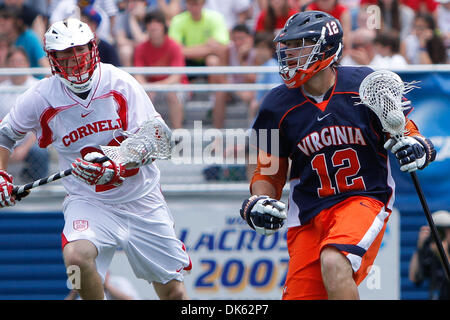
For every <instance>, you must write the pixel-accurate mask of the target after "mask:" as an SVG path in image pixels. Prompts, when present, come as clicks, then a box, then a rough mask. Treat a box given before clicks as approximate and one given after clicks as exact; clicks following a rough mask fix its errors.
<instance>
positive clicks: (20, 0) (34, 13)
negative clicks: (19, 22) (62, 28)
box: [3, 0, 48, 39]
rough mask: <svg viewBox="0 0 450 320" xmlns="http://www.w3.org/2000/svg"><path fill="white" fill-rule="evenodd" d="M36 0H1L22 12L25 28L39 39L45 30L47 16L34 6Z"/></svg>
mask: <svg viewBox="0 0 450 320" xmlns="http://www.w3.org/2000/svg"><path fill="white" fill-rule="evenodd" d="M35 2H37V1H26V0H3V3H4V4H5V5H7V6H14V7H16V8H18V9H19V10H20V11H21V12H22V19H23V22H24V23H25V26H26V27H27V28H30V29H31V30H33V31H34V32H35V33H36V35H37V36H38V38H39V39H43V37H44V33H45V31H47V24H48V17H47V16H46V15H45V13H44V12H41V11H40V10H39V7H37V6H36V3H35Z"/></svg>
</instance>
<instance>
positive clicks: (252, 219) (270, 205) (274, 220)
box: [240, 195, 287, 236]
mask: <svg viewBox="0 0 450 320" xmlns="http://www.w3.org/2000/svg"><path fill="white" fill-rule="evenodd" d="M240 214H241V217H242V219H244V220H245V221H247V223H248V225H249V226H250V227H251V228H252V229H254V230H255V231H256V232H258V233H259V234H262V235H265V236H269V235H271V234H274V233H275V232H277V231H278V229H280V228H281V227H283V224H284V220H285V219H286V218H287V215H286V205H285V204H284V203H283V202H281V201H278V200H275V199H272V198H269V197H268V196H256V195H254V196H251V197H250V198H248V199H247V200H245V201H244V203H243V204H242V208H241V210H240Z"/></svg>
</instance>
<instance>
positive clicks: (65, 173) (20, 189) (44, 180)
mask: <svg viewBox="0 0 450 320" xmlns="http://www.w3.org/2000/svg"><path fill="white" fill-rule="evenodd" d="M107 160H109V158H108V157H101V158H98V159H95V161H93V162H95V163H102V162H105V161H107ZM71 174H72V168H70V169H66V170H63V171H60V172H57V173H54V174H52V175H50V176H48V177H46V178H42V179H39V180H36V181H33V182H30V183H27V184H24V185H22V186H16V187H15V188H14V189H13V191H12V194H13V195H14V196H19V197H20V196H22V195H23V193H24V192H25V191H27V190H30V189H33V188H36V187H39V186H42V185H44V184H47V183H50V182H53V181H56V180H59V179H61V178H64V177H67V176H70V175H71Z"/></svg>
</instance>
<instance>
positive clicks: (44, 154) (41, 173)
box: [0, 47, 50, 182]
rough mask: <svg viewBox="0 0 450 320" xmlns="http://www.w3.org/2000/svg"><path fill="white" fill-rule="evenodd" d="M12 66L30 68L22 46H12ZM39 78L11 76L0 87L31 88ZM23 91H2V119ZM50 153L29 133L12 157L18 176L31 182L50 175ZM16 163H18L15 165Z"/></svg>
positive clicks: (0, 95)
mask: <svg viewBox="0 0 450 320" xmlns="http://www.w3.org/2000/svg"><path fill="white" fill-rule="evenodd" d="M6 62H7V65H8V66H9V67H11V68H29V67H30V63H29V60H28V56H27V53H26V51H25V50H24V49H23V48H22V47H12V48H11V49H10V50H9V52H8V56H7V59H6ZM38 81H39V80H38V79H37V78H35V77H32V76H31V75H16V76H10V77H9V78H8V79H7V80H5V81H3V82H2V83H0V88H6V87H16V86H17V87H23V88H29V87H31V86H33V85H34V84H35V83H37V82H38ZM20 93H21V92H18V91H17V92H14V91H13V92H9V93H0V119H3V117H4V116H5V115H6V114H7V113H8V112H9V110H10V109H11V108H12V107H13V105H14V104H15V102H16V100H17V98H18V97H19V96H20ZM49 159H50V156H49V153H48V150H47V149H42V148H40V147H38V145H37V143H36V136H35V135H34V134H33V133H29V134H27V135H26V136H25V138H23V140H21V141H20V142H19V143H18V144H17V146H16V147H15V149H14V151H13V153H12V154H11V157H10V163H11V165H12V166H11V168H12V170H13V171H14V169H13V168H14V167H18V168H19V169H18V170H17V171H18V174H17V176H18V177H20V179H21V180H22V181H23V182H31V181H34V180H37V179H40V178H43V177H45V176H47V175H48V167H49ZM14 164H16V165H14Z"/></svg>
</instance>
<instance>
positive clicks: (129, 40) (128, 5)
mask: <svg viewBox="0 0 450 320" xmlns="http://www.w3.org/2000/svg"><path fill="white" fill-rule="evenodd" d="M122 8H123V10H122V11H119V14H118V16H117V19H116V23H115V26H114V35H115V40H116V47H117V50H118V51H119V57H120V63H121V65H122V66H124V67H131V66H133V54H134V49H135V47H136V45H138V44H139V43H142V42H144V41H146V40H147V35H146V33H145V23H144V17H145V14H146V13H147V1H146V0H124V1H122Z"/></svg>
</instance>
